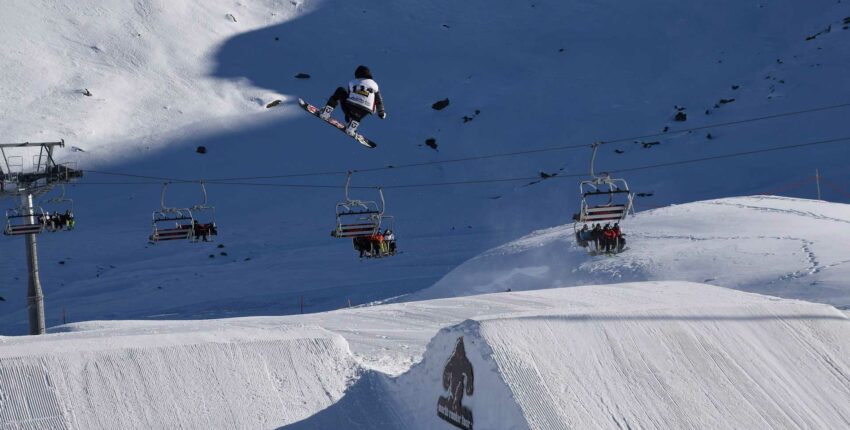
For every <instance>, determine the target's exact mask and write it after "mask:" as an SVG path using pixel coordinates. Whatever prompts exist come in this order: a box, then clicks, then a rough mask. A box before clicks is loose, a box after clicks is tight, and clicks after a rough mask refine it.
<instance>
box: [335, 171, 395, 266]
mask: <svg viewBox="0 0 850 430" xmlns="http://www.w3.org/2000/svg"><path fill="white" fill-rule="evenodd" d="M351 175H352V172H348V177H347V178H346V180H345V201H343V202H340V203H337V205H336V211H335V212H336V227H335V228H334V230H333V231H332V232H331V236H333V237H338V238H351V239H352V242H353V245H354V249H355V250H358V251H360V252H361V257H366V258H381V257H389V256H392V255H395V253H396V240H395V239H393V240H392V241H387V240H375V238H376V237H377V236H379V235H380V234H381V233H382V232H383V231H385V230H383V229H384V228H387V229H389V230H390V231H392V232H393V237H395V218H394V217H392V216H390V215H385V208H386V201H385V200H384V191H383V190H382V189H381V188H378V196H380V204H378V202H375V201H371V200H369V201H366V200H355V199H352V198H351V197H350V196H349V194H348V190H349V188H350V186H351ZM387 226H388V227H387Z"/></svg>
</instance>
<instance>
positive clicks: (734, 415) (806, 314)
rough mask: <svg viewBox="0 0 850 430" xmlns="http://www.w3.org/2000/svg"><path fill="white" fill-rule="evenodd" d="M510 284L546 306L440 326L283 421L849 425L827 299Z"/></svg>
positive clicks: (846, 368) (843, 323) (839, 331)
mask: <svg viewBox="0 0 850 430" xmlns="http://www.w3.org/2000/svg"><path fill="white" fill-rule="evenodd" d="M507 295H519V296H522V297H523V298H525V299H526V300H527V301H528V302H538V303H547V304H548V305H549V307H548V309H546V310H545V311H542V312H521V313H516V314H510V315H504V316H494V317H481V318H476V319H474V320H467V321H464V322H462V323H460V324H458V325H455V326H453V327H450V328H446V329H443V330H441V331H440V332H439V333H438V334H437V335H436V336H435V337H434V338H433V339H432V340H431V342H430V343H429V345H428V347H427V349H426V352H425V354H424V356H423V360H422V361H421V362H420V363H419V364H417V365H415V366H413V368H411V370H410V371H408V372H407V373H405V374H403V375H401V376H399V377H397V378H388V377H382V376H381V375H376V374H370V375H369V376H368V377H366V378H363V379H362V380H361V381H359V382H358V383H357V384H355V385H354V386H352V387H350V388H349V390H348V392H347V393H346V395H345V396H344V397H343V399H341V401H340V402H338V403H337V404H335V405H334V406H332V407H330V408H328V409H326V410H324V411H322V412H320V413H319V414H316V415H315V416H313V417H311V418H309V419H307V420H305V421H303V422H300V423H297V424H295V425H292V426H289V427H285V428H293V429H302V428H303V429H307V428H331V427H330V426H333V425H334V424H336V425H339V424H341V423H345V424H346V428H362V429H366V428H398V429H403V428H404V429H411V428H415V429H441V428H444V429H451V428H465V429H472V428H478V429H526V428H527V429H590V428H600V429H628V428H632V429H637V428H641V429H681V428H699V429H705V428H711V429H742V428H746V429H776V428H783V429H794V428H848V426H850V358H848V356H850V354H848V353H847V351H850V321H848V319H847V317H846V315H844V314H842V313H841V312H839V311H837V310H836V309H834V308H832V307H830V306H826V305H820V304H811V303H805V302H800V301H791V300H782V299H775V298H772V297H766V296H761V295H756V294H749V293H741V292H737V291H734V290H727V289H723V288H718V287H711V286H707V285H702V284H693V283H684V282H667V283H640V284H623V285H615V286H595V287H576V288H566V289H558V290H546V291H536V292H526V293H512V294H507ZM453 300H456V299H453ZM436 302H439V301H436ZM541 309H542V308H541ZM351 423H354V424H351Z"/></svg>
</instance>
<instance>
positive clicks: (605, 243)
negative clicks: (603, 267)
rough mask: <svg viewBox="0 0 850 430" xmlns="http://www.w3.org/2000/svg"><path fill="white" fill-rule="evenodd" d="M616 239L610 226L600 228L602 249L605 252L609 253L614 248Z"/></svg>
mask: <svg viewBox="0 0 850 430" xmlns="http://www.w3.org/2000/svg"><path fill="white" fill-rule="evenodd" d="M616 238H617V237H616V236H615V233H614V230H612V229H611V225H610V224H605V227H604V228H602V249H603V250H604V251H605V252H609V251H611V249H612V248H613V247H615V246H616V245H615V244H614V242H615V241H616Z"/></svg>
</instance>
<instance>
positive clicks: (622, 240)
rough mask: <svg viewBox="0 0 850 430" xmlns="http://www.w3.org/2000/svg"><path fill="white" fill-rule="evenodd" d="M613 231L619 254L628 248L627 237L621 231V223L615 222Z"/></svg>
mask: <svg viewBox="0 0 850 430" xmlns="http://www.w3.org/2000/svg"><path fill="white" fill-rule="evenodd" d="M611 230H613V231H614V240H615V241H616V247H617V252H620V251H622V250H623V248H625V247H626V235H625V234H624V233H623V232H622V231H621V230H620V223H617V222H615V223H614V227H612V228H611Z"/></svg>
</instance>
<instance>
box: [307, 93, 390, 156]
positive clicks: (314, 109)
mask: <svg viewBox="0 0 850 430" xmlns="http://www.w3.org/2000/svg"><path fill="white" fill-rule="evenodd" d="M298 105H299V106H301V109H304V110H305V111H307V112H310V113H311V114H313V116H315V117H316V118H319V119H322V117H320V116H319V113H320V109H319V108H317V107H315V106H313V105H311V104H310V103H307V102H305V101H304V100H303V99H298ZM322 121H324V122H326V123H328V124H330V125H332V126H334V127H336V128H337V130H339V131H341V132H342V133H343V134H345V135H346V136H348V137H353V138H354V140H356V141H358V142H360V144H361V145H363V146H365V147H367V148H374V147H376V146H378V145H377V144H376V143H375V142H372V141H371V140H369V139H367V138H365V137H363V135H362V134H360V133H355V134H354V136H349V134H348V133H346V132H345V124H343V123H341V122H339V121H337V120H336V119H334V118H333V117H330V118H328V119H326V120H322Z"/></svg>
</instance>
